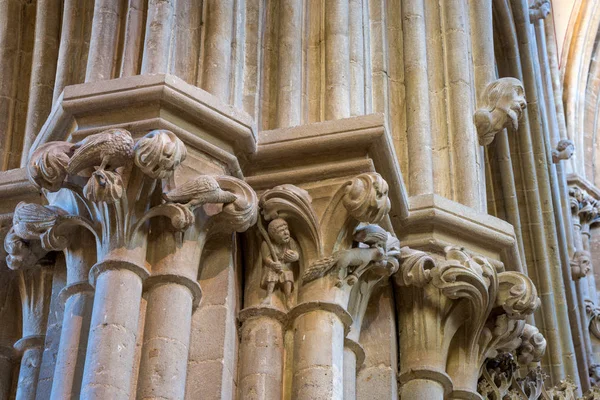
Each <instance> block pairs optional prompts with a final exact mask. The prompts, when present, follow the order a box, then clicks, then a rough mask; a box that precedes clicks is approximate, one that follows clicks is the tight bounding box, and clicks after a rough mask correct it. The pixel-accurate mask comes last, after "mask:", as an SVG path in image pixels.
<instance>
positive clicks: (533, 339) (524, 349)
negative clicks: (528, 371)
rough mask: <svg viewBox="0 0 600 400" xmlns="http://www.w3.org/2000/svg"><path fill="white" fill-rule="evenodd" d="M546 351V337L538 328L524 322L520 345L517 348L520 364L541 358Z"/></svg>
mask: <svg viewBox="0 0 600 400" xmlns="http://www.w3.org/2000/svg"><path fill="white" fill-rule="evenodd" d="M545 352H546V339H545V338H544V335H542V334H541V333H540V331H539V329H538V328H536V327H535V326H533V325H529V324H525V329H524V330H523V334H522V335H521V345H520V346H519V348H518V349H517V357H518V360H519V363H520V364H529V363H531V362H537V361H540V360H541V359H542V356H543V355H544V353H545Z"/></svg>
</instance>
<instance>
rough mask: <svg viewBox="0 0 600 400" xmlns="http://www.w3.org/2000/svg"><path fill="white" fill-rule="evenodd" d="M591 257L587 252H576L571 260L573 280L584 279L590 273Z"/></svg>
mask: <svg viewBox="0 0 600 400" xmlns="http://www.w3.org/2000/svg"><path fill="white" fill-rule="evenodd" d="M590 262H591V255H590V253H589V252H587V251H584V250H582V251H576V252H575V254H574V255H573V259H572V260H571V274H572V275H573V279H579V278H583V277H584V276H586V275H587V274H588V272H590Z"/></svg>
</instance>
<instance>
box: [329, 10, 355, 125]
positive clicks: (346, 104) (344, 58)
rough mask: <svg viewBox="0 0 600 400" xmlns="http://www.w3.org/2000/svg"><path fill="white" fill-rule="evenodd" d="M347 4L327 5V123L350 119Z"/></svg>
mask: <svg viewBox="0 0 600 400" xmlns="http://www.w3.org/2000/svg"><path fill="white" fill-rule="evenodd" d="M348 18H349V3H348V0H330V1H327V2H325V120H333V119H341V118H347V117H349V116H350V58H349V55H348V54H349V41H348V27H349V25H348Z"/></svg>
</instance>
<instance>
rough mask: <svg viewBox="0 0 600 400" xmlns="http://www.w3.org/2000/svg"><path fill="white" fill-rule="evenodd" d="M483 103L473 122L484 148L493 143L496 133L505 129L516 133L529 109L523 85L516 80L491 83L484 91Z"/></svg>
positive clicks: (499, 80) (502, 79) (505, 79)
mask: <svg viewBox="0 0 600 400" xmlns="http://www.w3.org/2000/svg"><path fill="white" fill-rule="evenodd" d="M481 103H482V107H481V108H479V109H478V110H477V111H476V112H475V115H474V116H473V120H474V122H475V126H476V127H477V134H478V136H479V144H480V145H482V146H486V145H488V144H490V143H492V141H493V140H494V137H495V136H496V133H498V132H500V131H501V130H502V129H504V128H510V129H512V130H514V131H516V130H517V129H518V127H519V119H521V116H522V114H523V110H524V109H525V108H526V107H527V102H526V101H525V89H524V88H523V84H522V83H521V81H519V80H518V79H515V78H500V79H498V80H496V81H494V82H491V83H490V84H489V85H488V86H487V87H486V88H485V90H484V91H483V94H482V96H481Z"/></svg>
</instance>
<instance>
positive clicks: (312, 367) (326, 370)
mask: <svg viewBox="0 0 600 400" xmlns="http://www.w3.org/2000/svg"><path fill="white" fill-rule="evenodd" d="M291 317H292V318H293V319H294V324H293V329H294V367H293V385H292V398H293V399H296V400H326V399H327V400H334V399H339V400H341V399H343V398H344V337H345V329H346V328H347V327H349V326H350V325H351V321H352V317H350V315H349V314H347V313H346V311H345V310H344V309H342V307H340V306H339V305H337V304H329V303H303V304H300V305H298V306H297V307H296V308H294V309H293V310H292V311H291ZM294 317H295V318H294Z"/></svg>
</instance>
